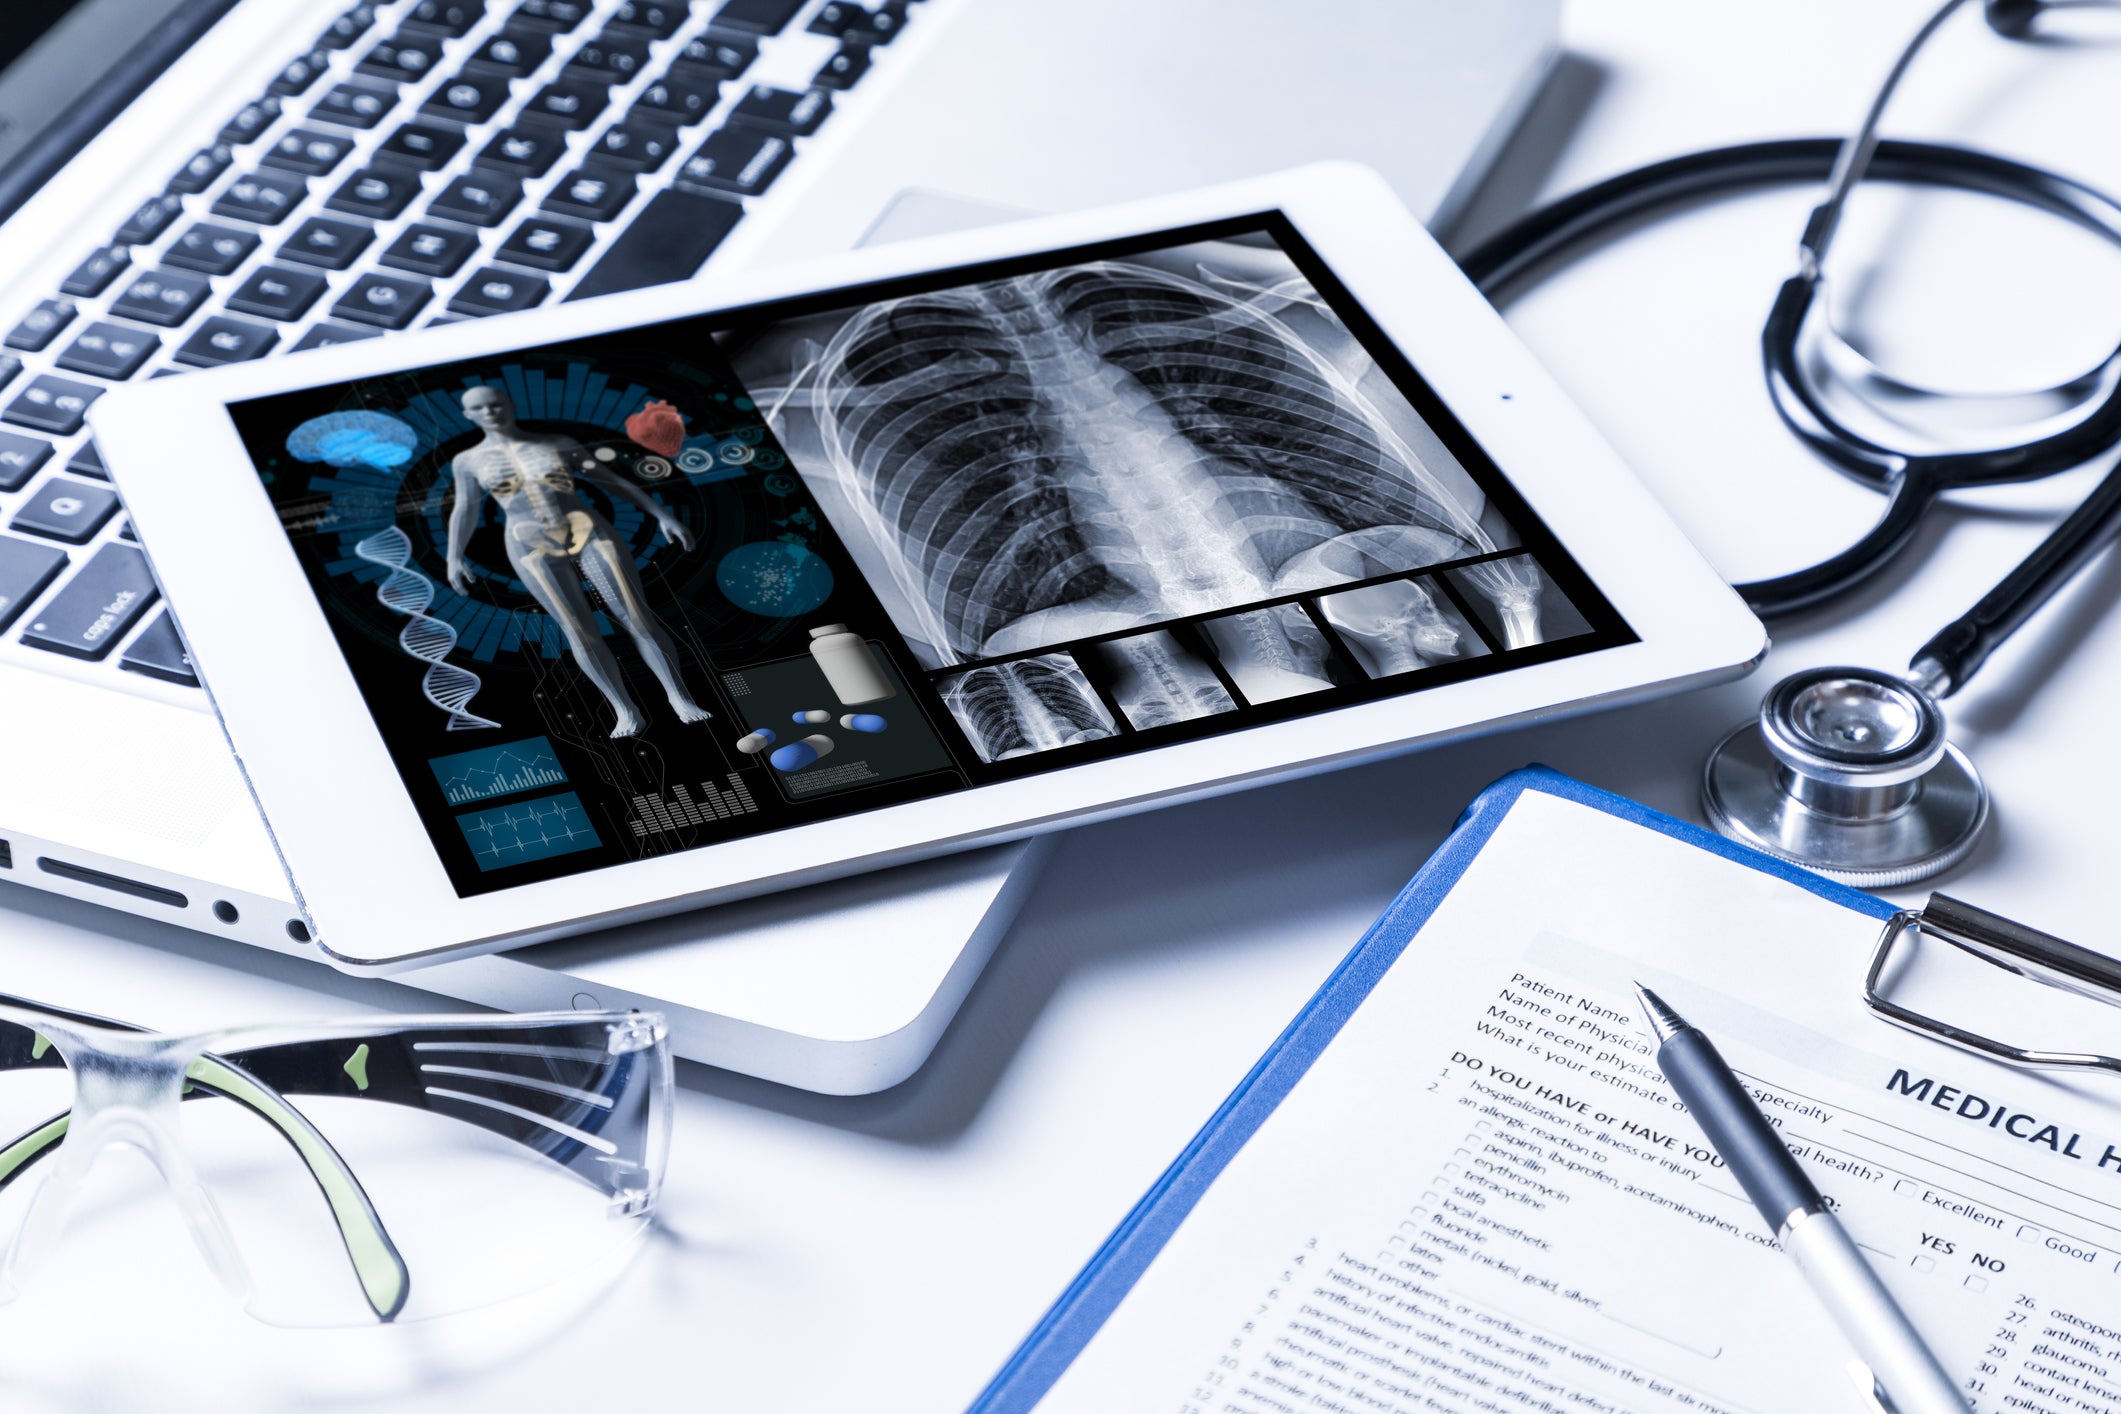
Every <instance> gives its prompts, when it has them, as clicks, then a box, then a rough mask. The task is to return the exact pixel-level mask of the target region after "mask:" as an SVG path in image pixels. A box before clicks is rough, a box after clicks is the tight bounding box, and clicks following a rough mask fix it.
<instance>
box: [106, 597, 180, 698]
mask: <svg viewBox="0 0 2121 1414" xmlns="http://www.w3.org/2000/svg"><path fill="white" fill-rule="evenodd" d="M118 666H119V667H121V668H123V669H125V670H126V671H127V672H129V673H139V674H141V675H143V676H145V677H151V678H160V679H161V680H162V681H163V682H173V683H176V684H177V685H178V686H180V687H197V686H198V685H199V675H198V673H196V672H195V671H193V669H192V665H191V650H190V649H188V648H186V647H185V646H184V640H183V638H182V637H180V636H179V635H178V633H177V621H176V620H175V619H173V618H171V617H170V616H169V610H167V609H164V610H163V611H162V612H161V613H159V614H157V615H155V617H154V621H153V622H152V623H150V624H148V626H147V627H146V628H143V629H141V630H140V636H139V637H138V638H136V639H134V640H133V641H132V646H131V647H129V648H127V649H126V650H125V656H124V657H122V658H120V659H119V660H118Z"/></svg>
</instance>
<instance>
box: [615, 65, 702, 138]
mask: <svg viewBox="0 0 2121 1414" xmlns="http://www.w3.org/2000/svg"><path fill="white" fill-rule="evenodd" d="M720 96H721V85H720V84H719V83H717V82H716V81H715V80H713V79H710V78H706V77H703V76H701V75H699V74H697V73H673V74H670V75H668V76H666V77H664V78H660V79H658V80H656V81H655V82H654V83H652V84H650V85H648V87H646V88H644V89H642V90H641V96H640V97H639V98H637V99H635V100H634V103H633V109H632V111H631V112H629V113H627V115H626V120H627V121H628V122H635V121H638V120H640V119H644V118H645V119H647V120H648V121H650V122H656V123H671V124H674V125H676V126H677V127H681V128H689V127H691V126H692V125H693V124H694V123H697V122H699V121H700V120H701V119H702V118H705V117H706V116H707V115H708V114H709V113H711V112H713V111H714V104H715V100H716V99H717V98H718V97H720Z"/></svg>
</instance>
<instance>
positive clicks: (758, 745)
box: [736, 727, 776, 756]
mask: <svg viewBox="0 0 2121 1414" xmlns="http://www.w3.org/2000/svg"><path fill="white" fill-rule="evenodd" d="M775 739H776V738H775V737H774V735H773V728H771V727H760V728H759V729H758V730H757V731H755V732H753V733H752V734H751V735H750V736H747V737H739V738H738V739H737V744H736V749H737V750H739V751H741V752H743V753H744V754H745V755H746V756H756V755H758V754H759V753H760V752H761V751H764V750H765V749H766V748H767V747H769V746H771V745H773V743H774V741H775Z"/></svg>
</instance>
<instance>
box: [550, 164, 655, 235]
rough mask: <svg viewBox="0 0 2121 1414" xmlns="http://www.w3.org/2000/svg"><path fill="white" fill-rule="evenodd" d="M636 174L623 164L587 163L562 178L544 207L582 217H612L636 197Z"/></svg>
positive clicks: (587, 219)
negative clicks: (620, 165)
mask: <svg viewBox="0 0 2121 1414" xmlns="http://www.w3.org/2000/svg"><path fill="white" fill-rule="evenodd" d="M633 193H634V175H633V173H632V172H631V171H630V170H629V169H627V168H624V167H605V166H600V165H596V164H593V163H586V162H585V163H584V164H582V165H581V166H580V167H577V168H575V170H574V171H572V172H569V173H568V174H567V175H566V176H564V177H562V178H560V182H559V185H558V186H555V187H554V188H553V189H552V193H551V194H550V195H549V196H547V197H546V198H545V206H544V209H545V210H547V211H550V212H552V213H553V214H554V215H556V216H573V217H576V218H577V219H579V220H583V221H609V220H612V219H613V218H615V217H616V216H617V215H618V214H619V213H620V212H621V211H624V210H625V209H626V204H627V203H628V202H630V201H632V200H633Z"/></svg>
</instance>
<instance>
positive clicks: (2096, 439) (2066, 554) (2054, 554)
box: [1459, 138, 2121, 690]
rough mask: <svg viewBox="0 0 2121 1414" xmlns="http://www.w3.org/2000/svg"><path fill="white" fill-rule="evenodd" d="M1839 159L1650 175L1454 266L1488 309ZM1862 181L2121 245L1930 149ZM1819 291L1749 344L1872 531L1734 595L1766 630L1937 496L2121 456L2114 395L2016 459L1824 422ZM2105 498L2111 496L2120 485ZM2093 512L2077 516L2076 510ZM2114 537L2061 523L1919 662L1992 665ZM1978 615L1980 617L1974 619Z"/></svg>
mask: <svg viewBox="0 0 2121 1414" xmlns="http://www.w3.org/2000/svg"><path fill="white" fill-rule="evenodd" d="M1845 145H1846V144H1845V141H1844V140H1843V139H1841V138H1785V139H1780V140H1777V141H1772V142H1756V143H1741V144H1738V145H1736V146H1732V147H1722V148H1712V149H1710V150H1708V151H1704V152H1695V153H1688V154H1686V155H1684V156H1681V157H1674V158H1669V159H1667V160H1665V161H1662V162H1654V163H1651V164H1649V165H1648V166H1645V167H1640V168H1637V169H1635V170H1634V171H1631V172H1624V173H1622V174H1621V175H1619V176H1617V177H1611V178H1608V179H1607V180H1605V181H1603V182H1599V183H1597V184H1595V185H1593V186H1590V187H1586V188H1585V189H1584V190H1582V191H1580V192H1576V193H1574V194H1572V195H1570V196H1567V197H1563V198H1562V199H1560V200H1558V201H1555V202H1553V203H1551V204H1549V205H1547V206H1544V207H1541V208H1540V209H1539V210H1537V211H1534V212H1531V213H1530V214H1528V215H1527V216H1525V217H1523V218H1522V219H1520V220H1519V221H1517V222H1516V223H1514V224H1512V225H1511V226H1509V227H1507V228H1506V229H1504V230H1503V231H1501V232H1499V233H1497V234H1496V235H1494V236H1492V237H1490V238H1489V239H1488V240H1486V241H1484V242H1482V243H1481V244H1480V245H1479V246H1477V247H1476V248H1475V249H1474V250H1472V251H1471V252H1469V253H1468V254H1467V255H1466V256H1465V257H1464V258H1463V259H1462V260H1460V261H1459V265H1460V268H1462V269H1463V270H1464V271H1465V273H1466V275H1467V276H1468V277H1469V278H1470V279H1472V281H1473V282H1474V284H1476V285H1478V286H1479V287H1480V288H1481V290H1482V292H1483V293H1485V294H1487V295H1488V296H1489V298H1490V299H1492V300H1497V301H1498V302H1499V300H1500V298H1501V297H1503V296H1504V295H1505V294H1507V293H1509V292H1512V291H1513V290H1514V289H1515V288H1518V287H1521V286H1522V285H1523V283H1524V282H1526V281H1528V280H1530V279H1533V278H1536V277H1537V276H1539V275H1541V274H1543V273H1544V272H1545V270H1546V269H1548V268H1550V267H1552V266H1554V265H1555V264H1556V263H1557V262H1559V261H1561V260H1562V259H1563V258H1564V257H1573V256H1574V255H1576V254H1577V253H1579V252H1580V250H1581V249H1582V248H1583V247H1584V246H1585V245H1587V244H1589V243H1591V242H1594V241H1597V240H1600V239H1605V238H1610V237H1612V236H1616V235H1620V234H1624V233H1625V231H1626V230H1628V229H1630V228H1632V227H1633V226H1634V225H1637V224H1639V223H1641V222H1643V221H1645V220H1648V219H1651V218H1654V217H1657V216H1661V215H1663V214H1665V213H1667V212H1668V211H1670V210H1671V209H1673V208H1675V207H1679V206H1684V205H1689V204H1692V203H1696V202H1700V201H1704V200H1708V199H1710V198H1714V197H1719V196H1725V195H1729V194H1731V193H1734V192H1739V191H1747V190H1755V189H1759V188H1763V187H1772V186H1785V185H1793V184H1802V183H1818V182H1825V181H1827V180H1828V179H1829V178H1830V177H1831V176H1832V175H1833V174H1834V172H1835V170H1836V161H1837V159H1838V158H1839V157H1840V155H1841V152H1842V149H1843V148H1844V146H1845ZM1869 176H1870V178H1871V179H1874V180H1880V181H1889V182H1900V183H1906V184H1912V185H1920V186H1934V187H1949V188H1953V189H1957V190H1966V191H1974V192H1979V193H1984V194H1987V195H1992V196H1998V197H2004V198H2007V199H2009V200H2013V201H2017V202H2020V203H2023V204H2025V205H2029V206H2032V207H2035V208H2037V209H2039V210H2043V211H2047V212H2049V213H2051V214H2053V215H2056V216H2059V217H2062V218H2063V219H2065V220H2068V221H2071V222H2073V223H2075V224H2077V225H2079V226H2082V227H2085V228H2086V229H2089V230H2091V231H2094V232H2096V233H2098V234H2100V235H2104V236H2106V237H2107V238H2108V239H2109V240H2112V241H2114V242H2115V243H2116V244H2121V205H2117V204H2116V203H2115V202H2114V201H2113V200H2112V199H2111V198H2109V197H2107V196H2106V195H2105V194H2104V193H2102V192H2100V191H2098V190H2097V189H2096V188H2093V187H2090V186H2087V185H2086V184H2084V183H2082V182H2078V181H2075V180H2073V179H2071V178H2068V177H2064V176H2061V175H2059V174H2057V173H2054V172H2048V171H2045V170H2043V169H2041V168H2038V167H2032V166H2028V165H2027V164H2025V163H2022V162H2014V161H2012V160H2011V159H2009V158H2007V157H1997V156H1995V155H1993V154H1991V153H1985V152H1977V151H1974V150H1972V149H1970V148H1963V147H1954V146H1950V145H1947V144H1942V143H1927V142H1910V141H1903V140H1898V139H1887V140H1885V141H1881V142H1880V143H1878V145H1877V149H1876V152H1875V154H1874V155H1873V157H1872V158H1871V162H1870V167H1869ZM1816 289H1817V271H1816V270H1811V269H1807V270H1805V271H1803V272H1800V273H1799V274H1798V275H1796V276H1793V277H1792V278H1790V279H1789V280H1787V281H1785V282H1784V284H1783V286H1782V289H1781V290H1780V291H1779V292H1778V293H1777V295H1776V299H1775V302H1774V307H1773V309H1772V310H1771V312H1770V314H1769V318H1768V320H1767V323H1766V326H1765V327H1764V328H1763V329H1762V331H1761V347H1762V362H1763V367H1764V371H1765V373H1766V376H1767V378H1768V382H1769V390H1770V394H1771V396H1772V398H1773V401H1774V404H1775V408H1776V411H1777V412H1778V413H1779V414H1780V415H1781V417H1782V419H1783V421H1784V423H1785V424H1786V425H1787V426H1788V427H1789V429H1790V431H1791V432H1792V433H1793V434H1795V435H1796V437H1797V438H1798V439H1799V440H1800V441H1801V442H1803V443H1804V445H1805V446H1807V447H1809V448H1810V449H1811V450H1812V451H1813V452H1815V453H1817V454H1818V455H1819V456H1820V457H1821V458H1823V459H1824V460H1826V461H1828V462H1829V463H1830V464H1832V465H1834V466H1837V467H1839V468H1841V469H1842V470H1843V471H1845V472H1847V473H1849V474H1850V475H1851V476H1853V477H1855V478H1856V479H1858V480H1860V481H1863V482H1864V483H1865V484H1867V485H1870V486H1872V487H1873V488H1875V489H1877V490H1880V491H1882V492H1884V493H1885V496H1886V504H1885V507H1884V509H1883V511H1882V512H1881V513H1880V515H1879V518H1878V520H1877V522H1876V523H1875V524H1874V525H1873V526H1872V527H1871V528H1870V529H1869V530H1868V531H1866V532H1865V533H1864V534H1863V535H1862V536H1861V537H1860V538H1859V539H1858V540H1857V541H1856V542H1855V543H1854V544H1852V545H1850V546H1849V547H1848V548H1847V549H1845V550H1842V551H1841V552H1839V553H1838V554H1835V555H1832V556H1829V557H1828V558H1827V559H1825V560H1822V561H1820V562H1819V563H1817V564H1815V565H1811V566H1808V567H1806V568H1804V569H1801V570H1797V571H1794V572H1792V573H1790V574H1786V575H1779V576H1776V577H1775V578H1772V579H1764V580H1756V581H1753V582H1751V583H1747V584H1739V585H1735V586H1733V587H1734V588H1735V589H1736V591H1737V592H1738V594H1739V595H1740V596H1741V597H1742V598H1743V599H1744V600H1745V601H1746V603H1747V604H1748V605H1749V606H1750V607H1751V608H1752V609H1753V611H1754V612H1755V613H1757V614H1759V615H1760V616H1761V617H1762V618H1779V617H1785V616H1787V615H1790V614H1794V613H1799V612H1802V611H1804V610H1806V609H1811V608H1815V607H1817V606H1819V605H1821V604H1823V603H1825V602H1827V601H1828V600H1830V599H1833V598H1835V597H1837V596H1839V595H1841V594H1843V593H1845V592H1847V591H1848V590H1850V589H1852V588H1854V587H1855V586H1857V585H1858V584H1860V583H1861V582H1862V581H1864V580H1865V579H1867V578H1868V577H1870V576H1871V575H1873V574H1876V573H1877V572H1878V571H1879V570H1881V569H1883V568H1884V567H1885V565H1886V564H1888V563H1889V562H1890V561H1891V560H1892V559H1893V558H1894V556H1896V555H1897V554H1898V553H1899V552H1900V551H1901V550H1902V549H1904V548H1905V547H1906V546H1907V544H1908V543H1909V542H1910V541H1911V540H1912V539H1913V538H1914V535H1915V532H1916V530H1917V529H1918V528H1919V527H1920V525H1921V521H1922V517H1923V516H1924V515H1925V514H1927V513H1928V511H1929V510H1930V508H1931V507H1932V506H1934V505H1935V504H1936V502H1937V501H1938V499H1939V498H1940V497H1942V496H1943V495H1944V494H1945V493H1946V492H1947V491H1951V490H1955V489H1959V488H1962V487H1972V486H1987V485H1997V484H2003V483H2009V482H2018V481H2027V480H2032V479H2035V478H2037V477H2041V476H2046V475H2049V474H2051V473H2053V472H2056V471H2060V470H2063V469H2065V468H2067V467H2071V466H2076V465H2079V464H2081V463H2083V462H2085V461H2089V460H2090V459H2091V458H2093V457H2095V456H2097V455H2099V454H2100V453H2101V452H2103V451H2105V450H2107V449H2108V448H2110V447H2112V446H2113V445H2114V444H2115V443H2116V442H2117V441H2121V385H2117V386H2116V387H2115V389H2114V390H2113V392H2112V393H2111V394H2110V395H2109V396H2108V397H2107V399H2106V400H2105V402H2104V403H2103V404H2102V405H2101V406H2100V407H2099V408H2097V409H2095V410H2094V411H2093V413H2092V414H2090V415H2089V416H2088V417H2086V418H2085V419H2084V420H2082V421H2081V422H2079V423H2077V424H2076V425H2074V426H2072V427H2070V428H2067V429H2064V430H2063V431H2061V432H2058V433H2055V434H2053V435H2051V436H2048V437H2045V438H2041V439H2038V440H2037V441H2033V442H2028V443H2024V444H2021V445H2018V446H2014V447H2005V448H1998V449H1996V450H1994V451H1978V452H1955V453H1946V454H1941V455H1920V454H1911V453H1902V452H1897V451H1895V450H1893V449H1891V448H1888V447H1882V446H1880V445H1878V444H1877V443H1875V442H1872V441H1869V440H1867V439H1865V438H1863V437H1861V436H1859V435H1857V434H1856V433H1855V432H1853V431H1851V430H1850V429H1849V428H1847V427H1846V426H1844V425H1843V424H1841V423H1840V422H1839V421H1838V420H1837V419H1836V418H1834V416H1833V415H1832V413H1831V412H1830V411H1829V410H1828V409H1827V408H1826V406H1825V405H1824V403H1823V402H1822V401H1821V400H1820V399H1819V398H1818V397H1817V396H1816V395H1815V394H1814V393H1813V392H1812V390H1811V389H1810V388H1809V387H1808V385H1807V383H1806V380H1805V379H1804V378H1803V377H1802V376H1801V371H1800V369H1799V368H1798V359H1799V352H1798V336H1799V332H1800V329H1801V326H1802V324H1803V320H1804V317H1805V314H1806V311H1807V310H1808V309H1809V308H1810V305H1811V303H1812V298H1813V296H1814V294H1815V293H1816ZM2101 489H2102V490H2105V489H2106V488H2105V487H2102V488H2101ZM2114 491H2115V494H2116V495H2121V486H2116V487H2115V488H2114ZM2101 505H2102V506H2103V505H2104V502H2103V501H2102V502H2101ZM2092 509H2093V508H2091V507H2090V505H2089V503H2087V506H2086V507H2082V508H2080V510H2092ZM2115 529H2116V524H2115V517H2114V515H2113V514H2112V513H2111V512H2110V511H2107V512H2104V513H2101V512H2099V511H2097V510H2093V513H2092V514H2088V515H2072V516H2070V517H2069V518H2068V519H2067V520H2065V521H2064V522H2063V523H2062V524H2061V525H2060V526H2058V527H2056V530H2055V531H2054V533H2052V534H2051V535H2050V536H2049V537H2048V539H2047V540H2046V541H2044V542H2043V543H2042V545H2041V546H2040V548H2039V549H2038V550H2036V551H2034V553H2033V554H2032V555H2031V556H2029V557H2028V558H2027V559H2026V561H2025V562H2024V563H2022V564H2021V565H2020V566H2019V567H2018V568H2017V569H2016V570H2014V571H2013V572H2012V574H2011V575H2009V576H2007V577H2006V578H2005V579H2004V581H2003V582H2002V583H2000V584H1998V585H1997V586H1996V588H1995V589H1994V590H1992V591H1991V592H1990V593H1989V595H1987V596H1986V597H1984V599H1983V600H1982V603H1981V605H1977V606H1976V609H1975V611H1971V612H1970V613H1969V614H1968V615H1967V616H1966V617H1965V618H1962V619H1961V620H1960V621H1959V622H1957V623H1955V624H1953V625H1951V626H1950V627H1948V628H1947V629H1945V630H1944V631H1943V632H1941V633H1940V634H1938V635H1937V637H1936V638H1933V639H1932V640H1931V644H1930V645H1926V646H1925V650H1924V652H1925V653H1929V652H1930V650H1931V649H1932V648H1935V649H1936V650H1937V652H1938V653H1942V654H1944V655H1946V656H1950V657H1953V658H1954V659H1955V660H1957V661H1958V662H1959V665H1960V671H1957V672H1954V673H1952V674H1951V675H1950V678H1949V681H1950V683H1951V684H1952V685H1957V684H1958V683H1961V682H1964V681H1965V680H1966V677H1967V676H1968V675H1969V674H1971V672H1972V671H1973V669H1974V668H1975V667H1977V666H1979V663H1980V661H1981V660H1982V659H1984V658H1986V657H1987V655H1988V651H1989V650H1990V649H1992V648H1993V647H1994V646H1995V644H1996V643H2000V642H2001V641H2002V639H2003V637H2005V636H2007V635H2008V633H2009V632H2010V631H2011V629H2014V628H2016V627H2017V626H2018V624H2020V623H2022V622H2024V620H2025V618H2026V617H2028V616H2030V615H2031V613H2032V612H2033V611H2034V610H2035V609H2037V608H2038V607H2039V606H2040V604H2041V603H2043V602H2044V601H2045V600H2046V598H2047V597H2048V596H2049V595H2050V594H2052V593H2053V592H2054V590H2055V589H2057V588H2059V587H2060V585H2061V584H2062V583H2063V582H2065V581H2066V580H2067V579H2068V577H2069V574H2070V573H2073V572H2074V571H2075V570H2076V569H2077V568H2078V567H2080V566H2081V565H2082V564H2083V563H2084V561H2085V560H2086V559H2088V558H2089V557H2090V556H2091V554H2092V553H2094V552H2095V551H2097V550H2098V549H2100V548H2101V547H2102V546H2103V545H2105V544H2106V543H2107V541H2108V540H2110V539H2111V538H2112V537H2113V535H2114V533H2115ZM1982 606H1987V609H1986V612H1983V607H1982ZM1977 614H1979V615H1980V618H1979V620H1978V622H1975V619H1976V615H1977ZM1917 656H1918V658H1920V657H1921V656H1922V655H1920V654H1918V655H1917ZM1931 656H1932V657H1936V656H1937V654H1936V653H1932V654H1931ZM1947 666H1949V665H1947ZM1947 690H1949V689H1947Z"/></svg>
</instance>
